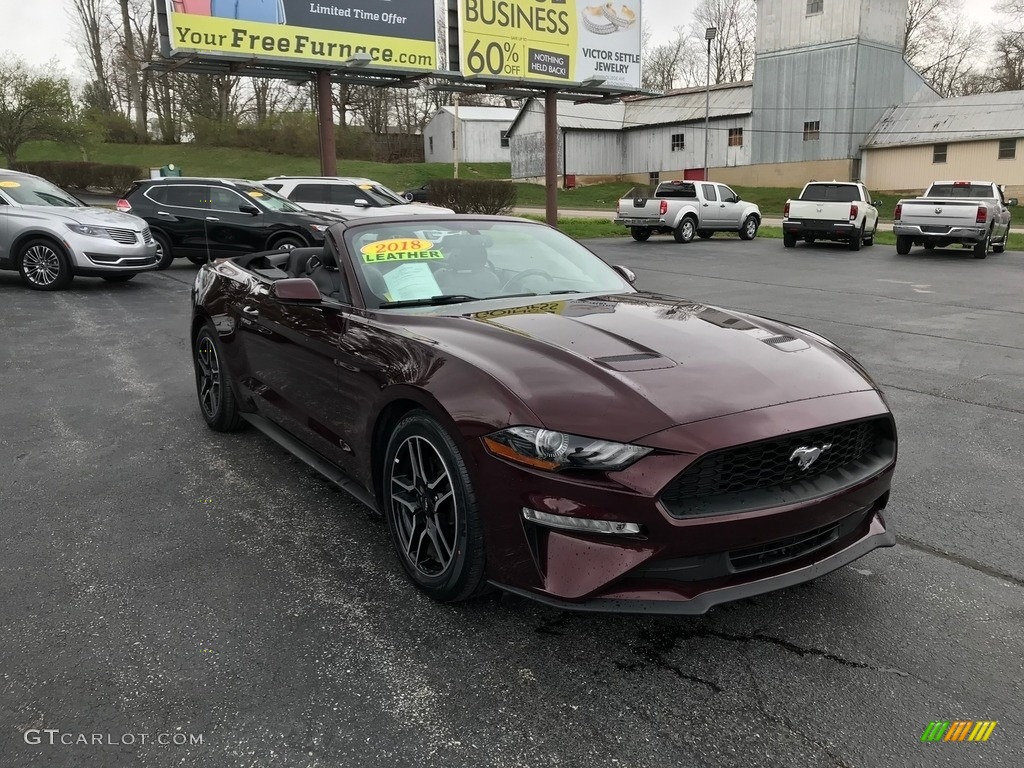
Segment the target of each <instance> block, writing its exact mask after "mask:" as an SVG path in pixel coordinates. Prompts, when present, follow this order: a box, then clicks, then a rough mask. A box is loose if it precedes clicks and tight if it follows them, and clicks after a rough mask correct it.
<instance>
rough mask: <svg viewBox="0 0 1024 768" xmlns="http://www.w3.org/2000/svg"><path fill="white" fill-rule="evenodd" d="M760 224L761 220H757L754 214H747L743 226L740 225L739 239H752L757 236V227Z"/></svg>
mask: <svg viewBox="0 0 1024 768" xmlns="http://www.w3.org/2000/svg"><path fill="white" fill-rule="evenodd" d="M760 226H761V222H759V221H758V220H757V217H756V216H747V218H746V220H745V221H744V222H743V226H742V227H740V240H753V239H754V238H755V237H757V229H758V227H760Z"/></svg>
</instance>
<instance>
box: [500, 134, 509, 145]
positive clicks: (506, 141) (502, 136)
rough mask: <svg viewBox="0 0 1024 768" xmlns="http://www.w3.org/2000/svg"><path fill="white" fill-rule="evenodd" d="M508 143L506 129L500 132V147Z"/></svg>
mask: <svg viewBox="0 0 1024 768" xmlns="http://www.w3.org/2000/svg"><path fill="white" fill-rule="evenodd" d="M508 144H509V140H508V131H502V132H501V146H502V147H507V146H508Z"/></svg>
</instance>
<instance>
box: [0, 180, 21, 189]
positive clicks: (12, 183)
mask: <svg viewBox="0 0 1024 768" xmlns="http://www.w3.org/2000/svg"><path fill="white" fill-rule="evenodd" d="M20 186H21V184H19V183H18V182H16V181H0V187H3V188H4V189H14V188H16V187H20Z"/></svg>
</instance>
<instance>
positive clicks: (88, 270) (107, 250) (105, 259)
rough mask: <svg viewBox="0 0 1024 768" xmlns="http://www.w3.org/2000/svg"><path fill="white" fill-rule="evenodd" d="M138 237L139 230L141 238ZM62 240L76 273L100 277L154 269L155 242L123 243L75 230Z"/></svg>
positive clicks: (155, 261)
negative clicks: (79, 232)
mask: <svg viewBox="0 0 1024 768" xmlns="http://www.w3.org/2000/svg"><path fill="white" fill-rule="evenodd" d="M141 237H142V234H141V233H139V238H140V240H141ZM63 240H64V244H65V245H66V246H67V248H68V252H69V253H70V254H71V257H72V262H73V264H72V268H73V270H74V272H75V274H76V275H85V276H100V275H109V274H111V273H119V274H120V273H125V272H145V271H147V270H150V269H156V265H157V256H156V249H157V246H156V243H155V242H152V243H144V242H137V243H135V244H133V245H125V244H122V243H119V242H117V241H116V240H111V239H108V238H105V237H91V236H88V235H79V234H75V233H68V234H67V235H65V236H64V237H63Z"/></svg>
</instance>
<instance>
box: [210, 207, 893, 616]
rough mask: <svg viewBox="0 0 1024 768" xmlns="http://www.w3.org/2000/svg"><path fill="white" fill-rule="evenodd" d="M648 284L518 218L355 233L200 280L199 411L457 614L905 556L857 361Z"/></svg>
mask: <svg viewBox="0 0 1024 768" xmlns="http://www.w3.org/2000/svg"><path fill="white" fill-rule="evenodd" d="M634 279H635V278H634V276H633V274H632V273H631V272H630V271H629V270H628V269H625V268H622V267H611V266H608V265H607V264H605V263H604V262H603V261H601V260H600V259H599V258H597V257H596V256H595V255H594V254H593V253H591V252H590V251H588V250H587V249H586V248H584V247H583V246H582V245H580V244H579V243H577V242H575V241H574V240H572V239H570V238H568V237H566V236H565V235H562V234H561V233H559V232H557V231H555V230H553V229H550V228H548V227H546V226H543V225H541V224H535V223H532V222H528V221H522V220H519V219H509V218H499V217H476V216H452V215H449V216H438V217H430V218H428V217H422V216H419V217H415V218H412V217H409V218H406V217H387V218H376V219H361V220H354V221H350V222H347V223H341V224H337V225H335V226H333V227H332V228H331V229H330V230H329V232H328V233H327V237H326V245H325V247H323V248H318V249H311V248H296V249H294V250H290V251H282V252H280V253H258V254H250V255H246V256H240V257H237V258H234V259H226V260H221V261H217V262H214V263H212V264H209V265H207V266H204V267H203V268H202V269H201V270H200V271H199V274H198V276H197V277H196V282H195V287H194V290H193V296H192V302H193V320H192V329H191V337H192V348H193V352H194V359H195V372H196V384H197V387H198V391H199V404H200V406H201V409H202V414H203V417H204V418H205V419H206V421H207V423H208V424H209V425H210V426H211V427H212V428H213V429H216V430H232V429H237V428H239V427H241V426H243V425H244V424H246V423H248V424H252V425H254V426H256V427H258V428H259V429H260V430H262V431H263V432H264V433H266V434H267V435H269V436H270V437H271V438H273V439H274V440H276V441H278V442H279V443H281V444H283V445H284V446H285V447H287V448H288V449H289V450H290V451H292V452H293V453H294V454H295V455H296V456H298V457H300V458H302V459H303V460H305V461H306V462H308V463H309V464H310V465H312V466H313V467H315V468H316V469H318V470H320V471H321V472H323V473H324V474H325V475H326V476H327V477H329V478H331V479H332V480H333V481H335V482H336V483H337V484H339V485H340V486H341V487H342V488H344V489H345V490H347V491H349V492H350V493H351V494H352V495H354V496H355V497H356V498H358V499H360V500H361V501H363V502H365V503H366V504H367V505H368V506H370V507H372V508H373V509H376V510H379V511H380V512H381V513H383V514H384V516H385V517H386V519H387V523H388V526H389V529H390V531H391V537H392V539H393V542H394V546H395V551H396V552H397V555H398V560H399V562H400V563H401V564H402V566H403V568H404V569H405V572H406V573H407V574H408V575H409V578H410V579H411V580H412V581H413V582H414V583H415V584H416V585H417V586H418V587H420V588H421V589H422V590H424V591H425V592H426V593H427V594H429V595H430V596H431V597H433V598H435V599H437V600H442V601H457V600H463V599H465V598H469V597H472V596H474V595H476V594H479V593H481V592H482V591H484V590H486V589H487V588H488V587H489V586H492V585H493V586H496V587H499V588H501V589H503V590H507V591H509V592H513V593H516V594H520V595H523V596H526V597H530V598H534V599H537V600H541V601H543V602H546V603H549V604H552V605H557V606H561V607H564V608H569V609H577V610H619V611H653V612H661V613H702V612H704V611H706V610H707V609H708V608H709V607H711V606H712V605H715V604H717V603H722V602H725V601H728V600H736V599H740V598H745V597H749V596H751V595H757V594H761V593H764V592H768V591H770V590H775V589H779V588H782V587H787V586H790V585H793V584H798V583H800V582H805V581H808V580H810V579H814V578H816V577H818V576H821V575H823V574H825V573H828V572H830V571H832V570H835V569H836V568H840V567H842V566H844V565H846V564H848V563H850V562H852V561H853V560H855V559H857V558H858V557H861V556H862V555H864V554H866V553H868V552H870V551H871V550H873V549H875V548H877V547H887V546H892V545H893V543H894V541H895V537H894V534H893V532H892V530H891V529H890V528H889V526H888V525H887V523H886V519H885V516H884V509H885V506H886V503H887V501H888V500H889V486H890V481H891V479H892V474H893V469H894V466H895V461H896V429H895V425H894V422H893V419H892V416H891V414H890V413H889V409H888V407H887V406H886V403H885V400H884V399H883V397H882V395H881V393H880V392H879V390H878V387H877V386H876V385H875V384H874V383H873V382H872V380H871V379H870V378H869V377H868V375H867V374H866V373H865V372H864V371H863V370H862V369H861V367H860V366H859V365H858V364H857V362H856V361H855V360H854V359H853V358H851V357H850V356H849V355H848V354H846V353H845V352H844V351H843V350H841V349H839V348H838V347H837V346H835V345H834V344H832V343H830V342H829V341H827V340H826V339H824V338H822V337H821V336H818V335H816V334H814V333H811V332H809V331H805V330H801V329H799V328H794V327H792V326H788V325H783V324H782V323H778V322H774V321H771V320H765V319H763V318H759V317H753V316H750V315H745V314H741V313H737V312H728V311H725V310H722V309H717V308H715V307H709V306H704V305H701V304H695V303H692V302H689V301H684V300H681V299H676V298H672V297H668V296H662V295H657V294H652V293H643V292H638V291H637V290H635V289H634V288H633V286H632V282H633V280H634Z"/></svg>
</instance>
